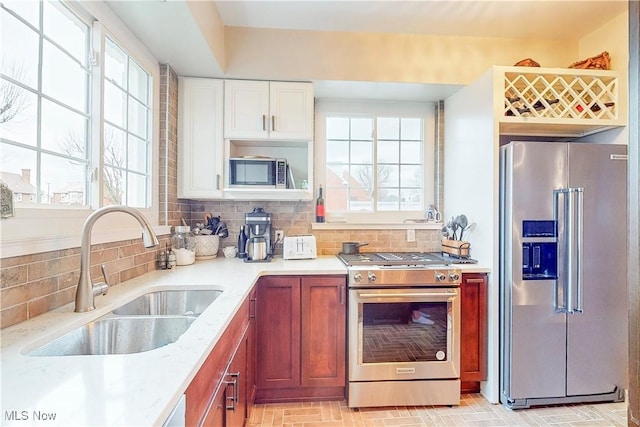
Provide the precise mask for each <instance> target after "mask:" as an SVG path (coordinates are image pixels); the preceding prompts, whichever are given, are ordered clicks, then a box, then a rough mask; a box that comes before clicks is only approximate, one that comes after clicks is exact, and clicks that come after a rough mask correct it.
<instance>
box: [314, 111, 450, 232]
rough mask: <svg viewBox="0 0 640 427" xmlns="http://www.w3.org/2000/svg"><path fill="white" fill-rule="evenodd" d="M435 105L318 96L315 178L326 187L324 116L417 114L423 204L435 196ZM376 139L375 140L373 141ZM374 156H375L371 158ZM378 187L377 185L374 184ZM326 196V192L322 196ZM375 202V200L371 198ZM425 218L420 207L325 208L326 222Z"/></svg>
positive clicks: (375, 116) (395, 220)
mask: <svg viewBox="0 0 640 427" xmlns="http://www.w3.org/2000/svg"><path fill="white" fill-rule="evenodd" d="M436 108H437V104H436V103H432V102H410V101H375V100H351V99H320V100H317V101H316V109H315V120H316V126H315V128H316V133H315V142H316V144H315V146H316V150H315V159H316V160H315V164H316V172H315V182H316V185H322V187H323V188H326V170H327V158H326V140H327V138H326V119H327V117H329V116H348V117H356V116H358V115H360V116H367V117H372V118H373V120H374V129H375V126H376V125H375V122H376V121H377V118H378V117H416V116H420V117H422V118H423V119H424V129H423V135H424V147H423V159H422V166H423V168H424V173H423V197H424V208H425V209H426V208H427V207H428V206H429V204H433V200H434V199H435V182H436V177H435V174H436V169H435V147H436V141H435V139H436V114H435V112H436ZM376 141H377V139H375V140H374V143H376ZM374 160H375V159H374ZM376 189H377V188H376ZM325 198H326V196H325ZM374 204H375V201H374ZM419 218H424V210H422V211H374V212H366V213H362V212H340V213H337V212H326V222H327V223H336V224H346V225H347V226H348V225H349V224H351V225H353V224H403V223H404V222H405V221H406V220H407V219H419Z"/></svg>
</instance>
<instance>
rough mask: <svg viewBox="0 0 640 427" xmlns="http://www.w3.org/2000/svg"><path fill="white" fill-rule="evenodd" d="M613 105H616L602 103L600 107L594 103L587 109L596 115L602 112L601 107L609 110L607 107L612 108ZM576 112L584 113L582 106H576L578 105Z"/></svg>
mask: <svg viewBox="0 0 640 427" xmlns="http://www.w3.org/2000/svg"><path fill="white" fill-rule="evenodd" d="M614 105H616V103H615V102H604V103H602V106H601V105H600V104H598V103H597V102H596V103H595V104H593V105H592V106H591V107H589V109H590V110H591V111H593V112H594V113H597V112H598V111H600V110H602V108H603V107H604V108H609V107H613V106H614ZM576 110H578V111H579V112H580V113H582V112H583V111H584V107H583V106H582V105H580V104H578V105H576Z"/></svg>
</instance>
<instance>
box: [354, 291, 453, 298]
mask: <svg viewBox="0 0 640 427" xmlns="http://www.w3.org/2000/svg"><path fill="white" fill-rule="evenodd" d="M456 295H457V292H456V291H449V292H414V293H408V292H397V293H396V292H392V293H384V294H383V293H376V294H368V293H358V298H365V299H366V298H415V297H419V298H433V297H454V296H456Z"/></svg>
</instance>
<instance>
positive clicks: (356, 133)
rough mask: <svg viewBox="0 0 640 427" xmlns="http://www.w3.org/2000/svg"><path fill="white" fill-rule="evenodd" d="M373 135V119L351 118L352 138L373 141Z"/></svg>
mask: <svg viewBox="0 0 640 427" xmlns="http://www.w3.org/2000/svg"><path fill="white" fill-rule="evenodd" d="M372 136H373V120H372V119H370V118H353V119H351V139H352V140H353V139H359V140H363V141H371V138H372Z"/></svg>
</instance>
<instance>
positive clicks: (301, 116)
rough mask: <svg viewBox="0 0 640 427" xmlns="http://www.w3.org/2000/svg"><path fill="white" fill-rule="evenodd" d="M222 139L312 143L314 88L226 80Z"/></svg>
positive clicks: (280, 83)
mask: <svg viewBox="0 0 640 427" xmlns="http://www.w3.org/2000/svg"><path fill="white" fill-rule="evenodd" d="M224 137H225V138H226V139H252V140H279V141H311V140H313V85H312V84H311V83H299V82H266V81H251V80H225V116H224Z"/></svg>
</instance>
